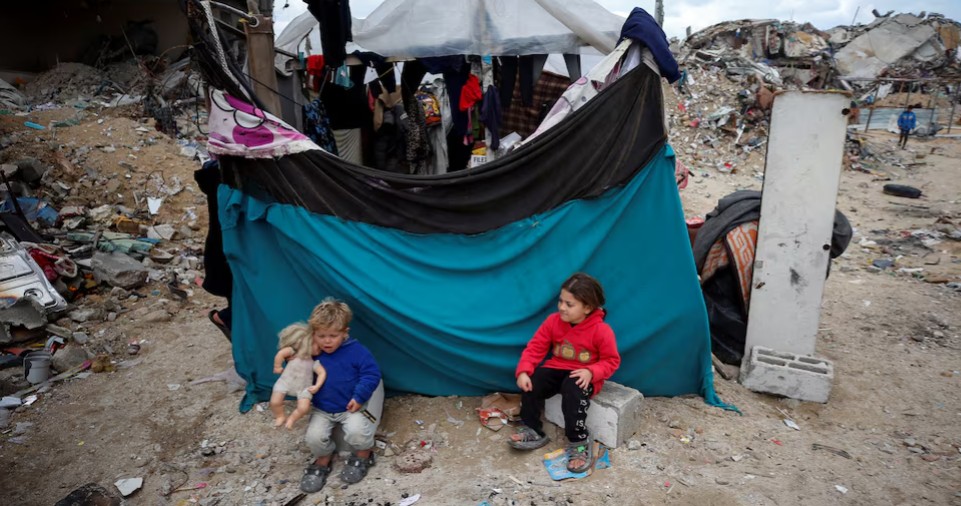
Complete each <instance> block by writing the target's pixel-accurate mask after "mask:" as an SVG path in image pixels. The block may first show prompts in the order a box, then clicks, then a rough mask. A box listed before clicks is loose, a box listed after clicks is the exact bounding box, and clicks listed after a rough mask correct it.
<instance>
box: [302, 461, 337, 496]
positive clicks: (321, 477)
mask: <svg viewBox="0 0 961 506" xmlns="http://www.w3.org/2000/svg"><path fill="white" fill-rule="evenodd" d="M328 474H330V466H318V465H317V464H311V465H309V466H307V469H304V476H303V478H301V479H300V490H302V491H304V492H307V493H308V494H313V493H314V492H320V489H322V488H324V485H326V484H327V475H328Z"/></svg>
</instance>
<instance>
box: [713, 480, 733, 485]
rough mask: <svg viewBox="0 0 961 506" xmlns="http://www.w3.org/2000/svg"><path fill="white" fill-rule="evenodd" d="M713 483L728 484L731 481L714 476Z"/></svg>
mask: <svg viewBox="0 0 961 506" xmlns="http://www.w3.org/2000/svg"><path fill="white" fill-rule="evenodd" d="M714 483H717V484H718V485H730V483H731V482H729V481H727V480H725V479H724V478H714Z"/></svg>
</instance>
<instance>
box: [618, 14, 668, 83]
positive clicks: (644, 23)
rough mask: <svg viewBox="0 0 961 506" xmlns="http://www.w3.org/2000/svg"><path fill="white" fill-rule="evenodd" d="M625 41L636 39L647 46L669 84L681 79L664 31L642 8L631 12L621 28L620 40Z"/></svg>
mask: <svg viewBox="0 0 961 506" xmlns="http://www.w3.org/2000/svg"><path fill="white" fill-rule="evenodd" d="M624 39H634V40H636V41H638V42H640V43H641V44H644V45H645V46H647V47H648V49H650V50H651V54H653V55H654V61H655V62H657V68H658V70H660V71H661V75H662V76H664V78H665V79H667V82H669V83H673V82H674V81H677V80H678V79H680V78H681V72H680V70H678V66H677V60H675V59H674V54H673V53H671V48H670V44H669V43H668V41H667V35H664V30H662V29H661V26H660V25H658V24H657V21H655V20H654V18H653V17H651V15H650V14H648V13H647V11H645V10H644V9H642V8H640V7H635V8H634V10H633V11H631V15H630V16H628V17H627V21H625V22H624V27H623V28H621V38H620V40H624Z"/></svg>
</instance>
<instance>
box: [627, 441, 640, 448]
mask: <svg viewBox="0 0 961 506" xmlns="http://www.w3.org/2000/svg"><path fill="white" fill-rule="evenodd" d="M627 449H628V450H640V449H641V442H640V441H638V440H636V439H632V440H630V441H628V442H627Z"/></svg>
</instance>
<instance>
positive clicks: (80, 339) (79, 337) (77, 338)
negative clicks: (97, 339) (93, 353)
mask: <svg viewBox="0 0 961 506" xmlns="http://www.w3.org/2000/svg"><path fill="white" fill-rule="evenodd" d="M71 337H72V338H73V341H74V342H75V343H77V344H87V342H88V341H90V336H88V335H87V334H86V332H74V333H73V335H72V336H71Z"/></svg>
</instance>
